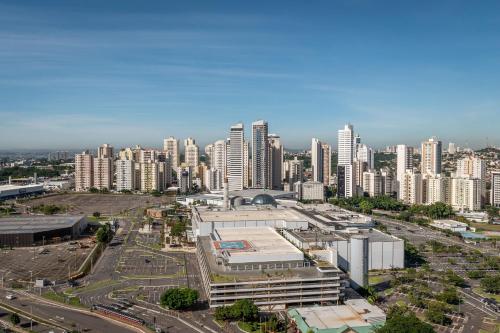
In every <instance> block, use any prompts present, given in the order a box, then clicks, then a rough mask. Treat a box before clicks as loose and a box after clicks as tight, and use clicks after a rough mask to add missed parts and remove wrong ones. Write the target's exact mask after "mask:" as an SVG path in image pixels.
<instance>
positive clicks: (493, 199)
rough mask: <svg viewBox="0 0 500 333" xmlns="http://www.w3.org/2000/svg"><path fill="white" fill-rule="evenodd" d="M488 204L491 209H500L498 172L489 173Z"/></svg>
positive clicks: (499, 179) (499, 172)
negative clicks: (489, 191)
mask: <svg viewBox="0 0 500 333" xmlns="http://www.w3.org/2000/svg"><path fill="white" fill-rule="evenodd" d="M490 203H491V205H492V206H493V207H497V208H500V171H492V172H491V195H490Z"/></svg>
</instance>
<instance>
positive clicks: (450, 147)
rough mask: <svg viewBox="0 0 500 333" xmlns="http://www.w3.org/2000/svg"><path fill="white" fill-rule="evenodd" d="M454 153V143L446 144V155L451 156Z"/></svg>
mask: <svg viewBox="0 0 500 333" xmlns="http://www.w3.org/2000/svg"><path fill="white" fill-rule="evenodd" d="M456 152H457V147H456V145H455V143H453V142H450V143H448V154H451V155H453V154H455V153H456Z"/></svg>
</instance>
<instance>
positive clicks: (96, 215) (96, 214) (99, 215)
mask: <svg viewBox="0 0 500 333" xmlns="http://www.w3.org/2000/svg"><path fill="white" fill-rule="evenodd" d="M92 216H93V217H95V218H99V217H101V213H100V212H94V213H92Z"/></svg>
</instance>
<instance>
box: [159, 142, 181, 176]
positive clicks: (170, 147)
mask: <svg viewBox="0 0 500 333" xmlns="http://www.w3.org/2000/svg"><path fill="white" fill-rule="evenodd" d="M163 151H165V152H167V153H168V155H169V156H170V163H171V167H172V169H175V170H177V167H178V166H179V161H180V155H179V154H180V152H179V140H177V139H176V138H174V137H173V136H171V137H168V138H167V139H164V140H163Z"/></svg>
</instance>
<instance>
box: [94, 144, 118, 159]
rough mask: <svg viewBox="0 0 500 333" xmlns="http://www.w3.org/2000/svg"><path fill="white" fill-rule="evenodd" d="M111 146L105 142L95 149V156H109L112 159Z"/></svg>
mask: <svg viewBox="0 0 500 333" xmlns="http://www.w3.org/2000/svg"><path fill="white" fill-rule="evenodd" d="M113 157H114V156H113V147H112V146H110V145H109V144H107V143H105V144H103V145H101V146H100V147H99V148H98V150H97V158H111V159H113Z"/></svg>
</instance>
